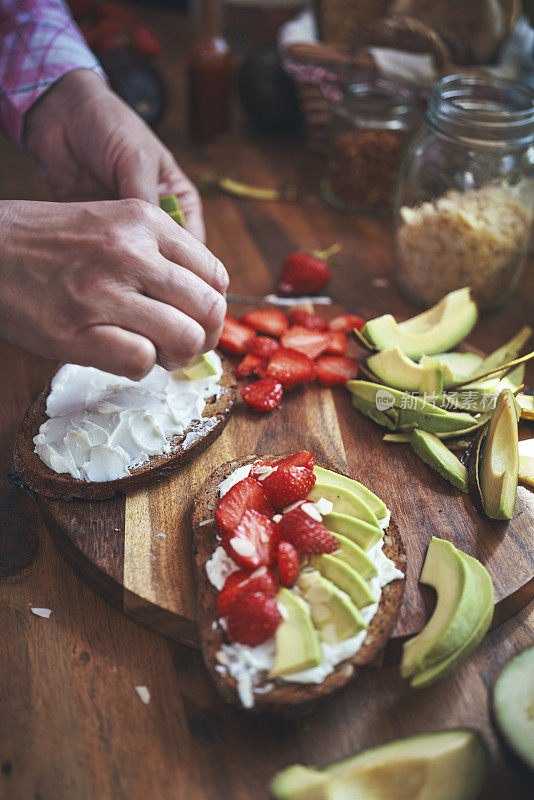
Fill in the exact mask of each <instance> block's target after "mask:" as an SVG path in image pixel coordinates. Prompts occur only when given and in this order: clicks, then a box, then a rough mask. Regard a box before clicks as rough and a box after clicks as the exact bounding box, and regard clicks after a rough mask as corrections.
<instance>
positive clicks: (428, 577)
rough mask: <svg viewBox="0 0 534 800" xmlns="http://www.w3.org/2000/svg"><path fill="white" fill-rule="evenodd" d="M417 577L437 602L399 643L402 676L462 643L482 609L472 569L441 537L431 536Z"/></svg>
mask: <svg viewBox="0 0 534 800" xmlns="http://www.w3.org/2000/svg"><path fill="white" fill-rule="evenodd" d="M419 580H420V581H421V583H425V584H427V585H428V586H432V587H433V588H434V589H435V590H436V593H437V603H436V607H435V609H434V613H433V614H432V616H431V617H430V619H429V620H428V622H427V624H426V625H425V627H424V628H423V630H422V631H420V633H418V634H417V635H416V636H414V637H412V638H411V639H409V640H408V641H407V642H406V644H405V645H404V647H403V652H402V661H401V675H402V676H403V678H409V677H411V676H412V675H416V674H418V673H420V672H422V671H423V670H425V669H427V667H431V666H433V665H435V664H439V663H440V662H442V661H444V660H445V659H447V658H449V656H451V655H452V654H454V653H455V652H456V651H457V650H458V649H459V648H460V647H463V646H464V645H465V642H466V640H467V639H468V638H470V637H472V635H473V631H474V630H475V628H476V627H477V625H478V624H479V622H480V617H481V616H482V615H483V614H484V613H485V611H486V608H485V606H484V604H482V605H481V599H480V598H479V596H478V593H477V583H476V581H475V579H474V577H473V573H472V571H471V570H470V569H469V568H468V566H467V564H466V562H465V560H464V559H463V558H462V556H461V554H460V552H459V551H458V550H457V549H456V548H455V547H454V545H453V544H451V543H450V542H447V541H445V540H444V539H437V538H436V537H435V536H434V537H432V540H431V542H430V544H429V546H428V551H427V554H426V558H425V563H424V565H423V570H422V572H421V577H420V579H419Z"/></svg>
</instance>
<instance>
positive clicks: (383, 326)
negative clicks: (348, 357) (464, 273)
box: [362, 287, 477, 359]
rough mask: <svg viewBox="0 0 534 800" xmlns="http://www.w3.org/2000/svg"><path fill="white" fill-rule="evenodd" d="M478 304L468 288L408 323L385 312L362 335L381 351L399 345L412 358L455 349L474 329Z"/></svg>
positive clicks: (369, 324) (456, 292)
mask: <svg viewBox="0 0 534 800" xmlns="http://www.w3.org/2000/svg"><path fill="white" fill-rule="evenodd" d="M476 320H477V307H476V305H475V303H474V302H473V300H472V299H471V293H470V289H469V287H466V288H464V289H457V290H456V291H454V292H450V294H448V295H445V297H443V298H442V299H441V300H440V301H439V303H437V304H436V305H435V306H433V307H432V308H429V309H428V311H424V312H423V313H422V314H418V315H417V316H415V317H412V318H411V319H408V320H406V321H405V322H400V323H399V322H396V320H395V318H394V317H393V316H392V315H391V314H384V315H383V316H381V317H376V319H372V320H370V321H369V322H367V323H366V325H365V326H364V328H363V329H362V336H363V338H364V339H365V340H367V341H368V342H369V343H370V344H371V345H374V346H375V347H377V348H378V349H379V350H385V349H386V348H388V347H398V348H399V350H402V352H403V353H404V354H405V355H407V356H408V357H409V358H414V359H419V358H421V356H423V355H432V354H433V353H442V352H446V351H447V350H452V349H453V348H454V347H456V345H457V344H458V342H461V341H462V339H464V338H465V337H466V336H467V335H468V333H469V332H470V331H471V329H472V328H473V326H474V324H475V322H476Z"/></svg>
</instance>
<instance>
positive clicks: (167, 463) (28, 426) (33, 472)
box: [14, 358, 237, 500]
mask: <svg viewBox="0 0 534 800" xmlns="http://www.w3.org/2000/svg"><path fill="white" fill-rule="evenodd" d="M222 362H223V375H222V378H221V380H220V386H221V387H222V391H221V393H220V395H219V397H218V398H210V399H209V400H207V401H206V407H205V409H204V412H203V414H202V417H203V418H204V419H205V418H208V417H209V418H211V419H213V420H214V424H213V425H212V426H211V427H210V428H208V429H207V430H206V431H205V432H204V433H199V436H198V438H197V439H194V440H193V441H192V442H190V443H189V444H188V446H187V447H186V448H182V447H181V443H182V442H183V440H184V439H185V437H186V436H187V434H188V433H191V432H193V431H195V430H196V429H197V428H199V427H200V425H199V423H198V422H196V423H195V422H194V423H193V424H192V425H190V427H189V428H187V430H186V431H185V432H184V433H183V434H181V435H180V436H175V437H173V439H172V440H171V445H172V449H171V451H170V453H166V454H164V455H161V456H152V457H151V458H150V459H149V460H148V461H147V462H146V464H142V465H141V466H139V467H136V468H135V469H133V470H132V472H131V474H130V475H128V476H126V477H125V478H117V479H116V480H114V481H102V482H94V481H93V482H88V481H83V480H78V479H76V478H73V477H72V476H71V475H69V474H67V473H62V474H58V473H57V472H54V471H53V470H52V469H50V467H48V466H47V465H46V464H45V463H44V461H42V460H41V459H40V458H39V456H38V455H37V453H34V451H33V449H34V444H33V437H34V436H36V435H37V434H38V433H39V428H40V427H41V425H42V423H43V422H45V421H46V420H47V419H48V417H47V415H46V398H47V397H48V393H49V391H50V382H49V383H48V384H47V385H46V386H45V387H44V389H43V390H42V392H41V393H40V394H39V396H38V397H37V399H36V400H35V401H34V402H33V403H32V404H31V406H30V407H29V409H28V411H27V412H26V416H25V417H24V420H23V422H22V424H21V426H20V428H19V431H18V434H17V438H16V441H15V451H14V465H15V472H16V473H17V476H18V478H19V480H20V481H21V483H23V484H24V485H25V486H27V487H29V488H30V489H32V491H34V492H37V494H41V495H44V496H45V497H54V498H58V499H59V498H60V499H63V500H71V499H73V498H75V497H76V498H81V499H82V500H104V499H106V498H108V497H113V495H114V494H116V493H117V492H131V491H133V490H135V489H140V488H141V487H143V486H150V485H151V484H153V483H156V482H157V481H159V480H161V479H162V478H165V477H167V476H168V475H170V473H171V472H174V471H175V470H176V469H178V468H180V467H183V466H184V464H187V463H188V462H189V461H191V459H192V458H194V457H195V456H196V455H198V454H199V453H201V452H202V451H203V450H205V449H206V448H207V447H209V445H210V444H211V443H212V442H213V441H214V440H215V439H216V438H217V437H218V436H219V434H221V433H222V431H223V429H224V427H225V425H226V423H227V422H228V419H229V416H230V412H231V410H232V407H233V405H234V403H235V399H236V394H237V384H236V381H235V378H234V375H233V369H232V366H231V364H230V363H229V361H228V360H227V359H225V358H223V359H222Z"/></svg>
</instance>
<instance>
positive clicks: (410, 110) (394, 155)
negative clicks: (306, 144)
mask: <svg viewBox="0 0 534 800" xmlns="http://www.w3.org/2000/svg"><path fill="white" fill-rule="evenodd" d="M415 101H416V98H415V95H414V93H413V91H412V89H411V88H409V87H407V86H404V85H402V84H398V83H395V82H394V81H390V80H384V79H381V78H375V77H368V78H367V77H366V78H361V79H360V80H358V81H355V82H354V83H351V84H350V85H349V86H347V87H346V89H345V93H344V97H343V98H342V100H340V101H339V102H338V103H336V104H335V105H334V106H333V107H332V120H331V128H330V147H329V153H328V159H327V163H326V170H325V174H324V178H323V182H322V186H321V189H322V195H323V197H324V199H325V200H326V201H327V202H329V203H330V204H331V205H334V206H336V207H337V208H340V209H341V210H342V211H347V212H349V213H360V212H363V213H366V212H367V213H378V214H380V213H382V214H384V213H386V214H387V213H391V210H392V207H393V198H394V194H395V185H396V181H397V173H398V170H399V167H400V163H401V156H402V152H403V149H404V144H405V140H406V134H407V132H408V131H409V130H410V129H411V127H412V126H413V120H414V109H415Z"/></svg>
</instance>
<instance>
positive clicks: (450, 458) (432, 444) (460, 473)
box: [410, 430, 469, 494]
mask: <svg viewBox="0 0 534 800" xmlns="http://www.w3.org/2000/svg"><path fill="white" fill-rule="evenodd" d="M410 444H411V445H412V448H413V449H414V450H415V452H416V453H417V455H418V456H419V458H421V459H422V460H423V461H424V462H425V464H428V466H429V467H432V469H435V470H436V472H439V474H440V475H441V476H442V477H443V478H445V480H448V481H449V483H452V485H453V486H456V488H457V489H460V491H461V492H465V494H467V493H468V492H469V487H468V484H467V469H466V468H465V467H464V465H463V464H462V462H461V461H460V459H459V458H457V457H456V456H455V455H454V453H453V452H452V451H451V450H449V448H448V447H447V446H446V445H445V444H443V442H442V441H441V439H438V437H437V436H435V435H434V434H433V433H429V432H428V431H421V430H414V431H412V434H411V440H410Z"/></svg>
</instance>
